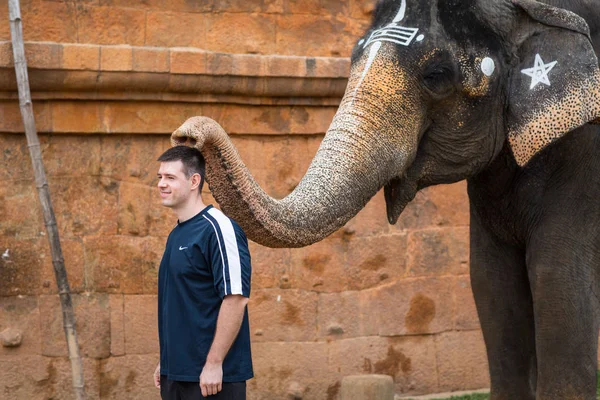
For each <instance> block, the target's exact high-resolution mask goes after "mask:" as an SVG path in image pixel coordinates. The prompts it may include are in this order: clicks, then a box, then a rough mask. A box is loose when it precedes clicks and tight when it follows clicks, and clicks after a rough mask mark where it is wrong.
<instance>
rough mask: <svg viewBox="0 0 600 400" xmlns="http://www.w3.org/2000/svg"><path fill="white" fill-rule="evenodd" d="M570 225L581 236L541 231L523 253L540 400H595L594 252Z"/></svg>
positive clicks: (546, 230) (597, 261) (586, 238)
mask: <svg viewBox="0 0 600 400" xmlns="http://www.w3.org/2000/svg"><path fill="white" fill-rule="evenodd" d="M573 225H575V226H578V230H579V231H581V233H575V232H568V231H567V229H568V228H566V229H565V228H562V227H561V229H560V232H558V230H557V229H552V227H548V226H546V227H543V228H540V229H539V232H537V233H536V234H534V235H533V236H532V239H531V244H530V245H529V246H528V251H527V265H528V268H529V274H530V278H531V279H530V280H531V289H532V294H533V299H534V314H535V331H536V338H535V339H536V352H537V360H538V380H537V399H540V400H542V399H543V400H547V399H552V400H554V399H556V400H558V399H561V400H572V399H573V400H574V399H577V400H595V399H596V379H597V378H596V376H597V375H596V374H597V368H598V365H597V364H598V362H597V354H598V298H597V297H596V294H595V293H598V287H597V284H598V277H597V274H598V269H599V268H598V267H600V263H599V260H598V256H597V255H596V254H595V253H597V252H598V250H597V248H598V247H597V244H594V245H592V243H589V242H588V241H589V240H590V238H593V237H594V235H591V234H590V235H585V232H586V229H585V228H583V227H582V225H580V224H577V223H573ZM593 229H595V228H591V230H590V233H591V231H592V230H593ZM596 236H597V235H596ZM586 242H588V243H586Z"/></svg>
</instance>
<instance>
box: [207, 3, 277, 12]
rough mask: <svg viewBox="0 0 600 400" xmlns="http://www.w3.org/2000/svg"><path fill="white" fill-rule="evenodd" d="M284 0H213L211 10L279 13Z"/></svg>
mask: <svg viewBox="0 0 600 400" xmlns="http://www.w3.org/2000/svg"><path fill="white" fill-rule="evenodd" d="M283 1H284V0H257V1H245V0H222V1H215V2H214V5H213V6H214V8H213V10H214V11H216V12H224V13H248V14H249V13H269V14H270V13H281V12H282V11H283Z"/></svg>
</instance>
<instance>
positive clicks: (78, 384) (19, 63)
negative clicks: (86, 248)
mask: <svg viewBox="0 0 600 400" xmlns="http://www.w3.org/2000/svg"><path fill="white" fill-rule="evenodd" d="M8 15H9V19H10V33H11V36H12V47H13V55H14V60H15V72H16V75H17V84H18V88H19V105H20V108H21V116H22V118H23V125H24V126H25V135H26V136H27V145H28V147H29V154H30V156H31V162H32V164H33V171H34V174H35V186H36V188H37V191H38V195H39V198H40V203H41V205H42V212H43V214H44V223H45V225H46V232H47V233H48V235H47V236H48V241H49V242H50V251H51V253H52V265H53V266H54V275H55V277H56V285H57V286H58V293H59V296H60V305H61V308H62V314H63V327H64V330H65V336H66V338H67V347H68V350H69V358H70V360H71V372H72V377H73V390H74V392H75V399H76V400H85V397H86V396H85V386H84V381H83V365H82V362H81V355H80V354H79V344H78V342H77V331H76V330H75V313H74V312H73V303H72V302H71V289H70V288H69V281H68V280H67V272H66V270H65V261H64V258H63V254H62V249H61V247H60V239H59V237H58V227H57V226H56V218H55V216H54V210H53V208H52V202H51V200H50V192H49V190H48V180H47V179H46V172H45V170H44V162H43V160H42V152H41V149H40V141H39V138H38V134H37V131H36V128H35V120H34V118H33V106H32V104H31V94H30V92H29V77H28V75H27V61H26V60H25V46H24V44H23V28H22V26H21V10H20V6H19V0H8Z"/></svg>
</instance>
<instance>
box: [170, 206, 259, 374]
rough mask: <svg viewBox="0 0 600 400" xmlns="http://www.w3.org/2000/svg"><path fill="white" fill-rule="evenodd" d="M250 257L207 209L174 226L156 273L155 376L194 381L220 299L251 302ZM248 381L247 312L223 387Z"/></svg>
mask: <svg viewBox="0 0 600 400" xmlns="http://www.w3.org/2000/svg"><path fill="white" fill-rule="evenodd" d="M250 275H251V266H250V252H249V251H248V240H247V239H246V235H245V233H244V231H243V230H242V229H241V228H240V227H239V226H238V225H237V224H236V223H235V221H233V220H231V219H229V218H228V217H227V216H225V214H223V213H222V212H221V211H219V210H217V209H216V208H214V207H212V206H208V207H206V208H205V209H203V210H202V211H201V212H200V213H198V214H197V215H195V216H194V217H192V218H190V219H189V220H187V221H184V222H182V223H179V224H177V226H176V227H175V228H174V229H173V231H171V234H170V235H169V238H168V239H167V245H166V248H165V253H164V255H163V258H162V261H161V263H160V270H159V273H158V333H159V341H160V373H161V375H166V376H167V377H168V379H170V380H174V381H187V382H198V381H199V377H200V373H201V372H202V368H203V367H204V363H205V362H206V357H207V355H208V351H209V350H210V346H211V345H212V341H213V338H214V335H215V330H216V326H217V317H218V314H219V309H220V307H221V303H222V301H223V298H224V297H225V296H226V295H231V294H239V295H242V296H245V297H250ZM252 377H253V371H252V357H251V353H250V328H249V324H248V309H247V308H246V310H245V312H244V320H243V322H242V326H241V328H240V332H239V334H238V336H237V338H236V339H235V341H234V342H233V345H232V346H231V348H230V349H229V352H228V353H227V356H226V357H225V360H224V361H223V382H239V381H245V380H248V379H250V378H252Z"/></svg>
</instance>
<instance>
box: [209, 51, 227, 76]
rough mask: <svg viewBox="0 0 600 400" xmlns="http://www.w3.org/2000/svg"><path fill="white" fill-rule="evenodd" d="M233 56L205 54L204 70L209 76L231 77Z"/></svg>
mask: <svg viewBox="0 0 600 400" xmlns="http://www.w3.org/2000/svg"><path fill="white" fill-rule="evenodd" d="M233 57H234V56H233V55H231V54H225V53H206V69H207V71H208V73H209V74H210V75H231V74H232V72H233Z"/></svg>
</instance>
